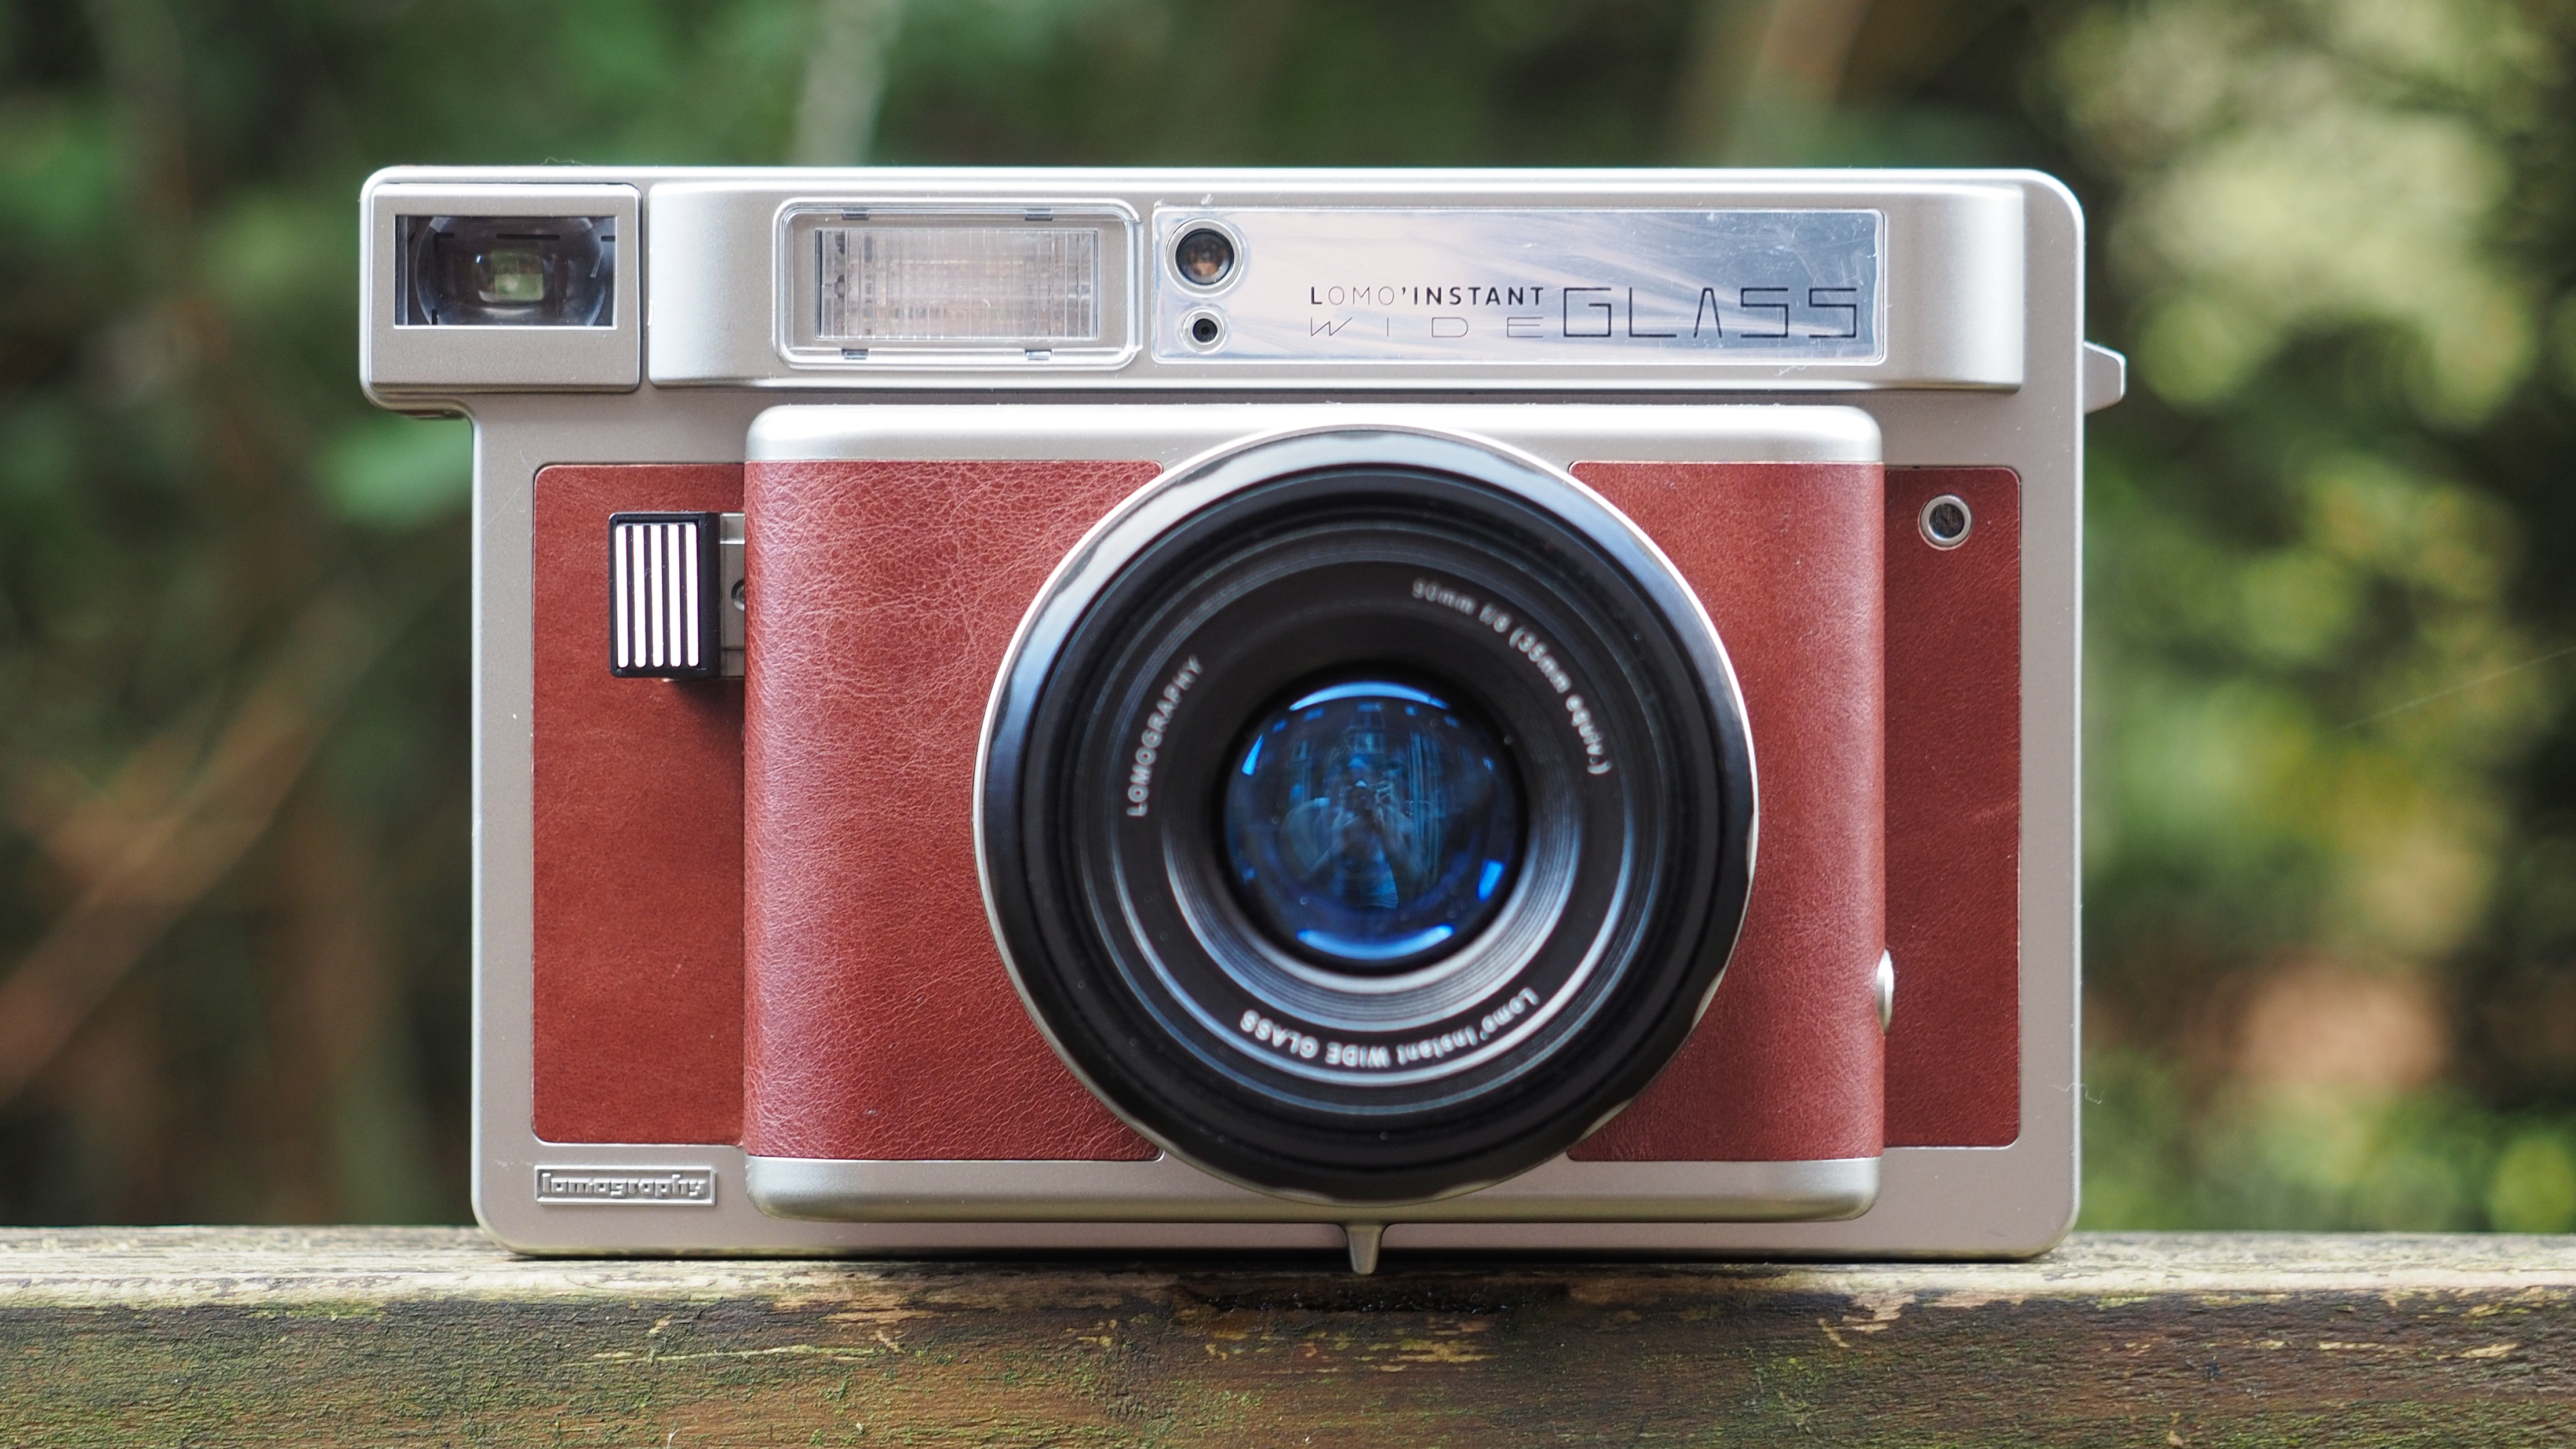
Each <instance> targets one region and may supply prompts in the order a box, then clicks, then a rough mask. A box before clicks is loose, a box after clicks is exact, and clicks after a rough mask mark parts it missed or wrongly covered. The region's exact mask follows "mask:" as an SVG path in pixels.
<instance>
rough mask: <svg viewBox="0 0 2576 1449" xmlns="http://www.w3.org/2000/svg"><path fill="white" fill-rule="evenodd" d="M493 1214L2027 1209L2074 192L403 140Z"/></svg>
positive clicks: (646, 1237) (411, 354) (2059, 865)
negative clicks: (462, 434)
mask: <svg viewBox="0 0 2576 1449" xmlns="http://www.w3.org/2000/svg"><path fill="white" fill-rule="evenodd" d="M361 211H362V216H363V223H364V229H365V265H364V269H363V270H364V278H365V280H364V286H365V298H364V317H365V322H364V334H363V339H362V344H363V351H362V363H361V367H362V370H363V374H364V378H365V383H366V387H367V390H368V392H369V394H370V395H371V396H372V397H374V398H375V399H376V400H377V401H379V402H381V403H383V404H384V405H385V406H387V407H391V408H395V409H399V410H402V411H405V412H416V413H455V412H462V413H464V414H467V415H468V416H470V417H472V418H473V420H474V423H475V439H476V441H475V492H474V499H475V503H474V530H475V553H474V560H475V562H474V579H475V584H474V587H475V598H476V610H475V617H476V620H477V624H476V629H477V633H476V639H475V684H476V690H475V701H476V703H475V710H476V716H475V739H476V745H475V774H474V792H475V804H476V819H477V831H476V836H475V840H476V845H475V849H476V873H475V880H476V898H475V920H476V925H475V939H476V945H477V951H476V958H475V983H476V1001H477V1008H476V1010H477V1036H476V1048H475V1081H476V1085H477V1098H476V1109H475V1111H476V1148H475V1154H476V1155H475V1179H474V1199H475V1203H476V1207H477V1210H478V1211H479V1212H480V1214H481V1216H482V1220H483V1222H484V1224H485V1225H486V1226H487V1227H488V1228H489V1229H490V1230H491V1231H492V1233H493V1234H494V1235H495V1236H497V1237H498V1238H499V1239H501V1240H502V1241H503V1242H505V1243H507V1244H509V1245H511V1246H513V1247H516V1248H520V1249H523V1250H527V1251H532V1252H666V1251H715V1252H721V1251H759V1252H777V1251H795V1252H867V1253H896V1252H963V1251H975V1250H985V1249H998V1248H1041V1249H1062V1248H1081V1247H1114V1248H1121V1249H1130V1250H1134V1249H1209V1248H1236V1249H1278V1248H1290V1247H1307V1248H1328V1249H1333V1250H1340V1249H1342V1248H1344V1247H1347V1248H1348V1251H1349V1253H1350V1255H1351V1258H1352V1260H1353V1263H1354V1265H1355V1266H1358V1267H1360V1268H1361V1269H1363V1270H1365V1269H1366V1268H1367V1267H1368V1266H1369V1265H1371V1264H1372V1263H1373V1262H1374V1261H1375V1260H1376V1258H1377V1254H1378V1252H1379V1249H1380V1246H1381V1244H1383V1245H1384V1246H1386V1247H1389V1248H1393V1249H1396V1250H1398V1251H1402V1250H1405V1249H1434V1248H1437V1249H1474V1250H1493V1249H1543V1250H1556V1251H1581V1252H1595V1251H1605V1250H1626V1251H1641V1252H1653V1253H1718V1254H1734V1255H1747V1254H1794V1255H1810V1256H1813V1255H1862V1254H1888V1255H1909V1254H1910V1255H1928V1254H1949V1255H1993V1256H2001V1255H2017V1254H2029V1253H2035V1252H2038V1251H2040V1250H2043V1249H2045V1248H2046V1247H2048V1246H2049V1245H2050V1244H2052V1243H2053V1242H2055V1241H2056V1240H2057V1239H2058V1238H2059V1237H2060V1236H2061V1235H2062V1234H2063V1233H2064V1231H2065V1229H2066V1227H2067V1225H2068V1223H2069V1222H2070V1221H2071V1219H2072V1217H2073V1215H2074V1211H2075V1193H2076V1111H2077V1094H2076V1092H2075V1090H2074V1088H2075V1083H2076V978H2077V968H2076V924H2077V922H2076V908H2077V834H2076V831H2077V796H2076V778H2077V776H2076V767H2077V757H2076V756H2077V733H2078V731H2077V709H2076V703H2077V678H2078V669H2077V639H2078V620H2079V601H2080V590H2079V569H2078V560H2079V557H2080V553H2079V549H2078V541H2079V531H2080V520H2081V509H2080V499H2081V496H2082V489H2081V486H2080V485H2081V458H2082V441H2083V420H2084V414H2085V413H2086V412H2087V411H2088V410H2090V409H2094V408H2099V407H2102V406H2104V405H2106V404H2108V403H2110V402H2112V401H2115V400H2116V399H2117V398H2118V396H2119V394H2120V391H2121V364H2120V359H2119V358H2118V357H2117V356H2116V355H2114V354H2111V353H2108V352H2104V351H2102V350H2100V349H2097V348H2093V347H2089V346H2088V345H2086V344H2085V343H2084V341H2083V340H2082V336H2081V332H2080V325H2081V319H2082V317H2083V269H2082V258H2083V229H2082V218H2081V215H2080V213H2079V211H2078V209H2077V207H2076V204H2075V202H2074V200H2073V199H2072V198H2071V197H2070V196H2069V195H2068V194H2067V192H2066V191H2065V189H2064V188H2063V187H2061V186H2059V185H2058V184H2057V183H2056V182H2054V181H2052V180H2050V179H2049V178H2047V177H2044V176H2039V175H2034V174H2030V173H2024V172H1866V171H1838V172H1729V171H1635V172H1608V171H1605V172H1563V171H1560V172H1544V173H1541V172H1476V171H1440V172H1367V171H1338V172H1286V171H1219V170H1190V171H1116V170H1101V171H1077V170H1025V171H983V170H936V171H895V170H850V171H822V170H817V171H765V170H744V171H656V170H649V169H634V170H621V169H609V170H588V169H559V168H546V169H524V170H509V169H475V170H440V169H402V170H392V171H386V172H383V173H381V174H379V175H377V176H376V177H375V178H374V179H373V180H372V181H370V182H369V183H368V185H367V187H366V190H365V195H364V197H363V199H362V201H361Z"/></svg>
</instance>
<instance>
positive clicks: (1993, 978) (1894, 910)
mask: <svg viewBox="0 0 2576 1449" xmlns="http://www.w3.org/2000/svg"><path fill="white" fill-rule="evenodd" d="M1944 493H1948V494H1955V495H1957V496H1958V497H1959V498H1960V499H1962V500H1964V501H1965V502H1966V503H1967V505H1968V509H1969V512H1970V514H1971V515H1972V516H1973V517H1974V519H1975V520H1976V522H1975V526H1974V527H1973V528H1971V529H1970V530H1969V531H1968V539H1967V542H1965V543H1962V544H1961V545H1959V546H1958V547H1957V548H1954V549H1948V550H1943V549H1936V548H1934V547H1932V546H1931V545H1930V544H1928V543H1925V542H1924V541H1923V537H1922V534H1921V533H1920V531H1919V530H1918V528H1917V526H1916V523H1915V518H1916V516H1917V515H1918V514H1919V513H1920V512H1921V510H1922V508H1923V505H1924V504H1925V503H1927V502H1929V501H1931V500H1932V499H1934V498H1937V497H1939V496H1940V495H1942V494H1944ZM2020 881H2021V480H2020V478H2018V477H2017V476H2016V475H2015V474H2014V473H2013V471H2012V470H2011V469H2009V468H1890V469H1888V470H1887V942H1888V949H1889V951H1890V952H1892V953H1893V954H1894V955H1895V957H1896V1025H1895V1026H1894V1028H1893V1029H1891V1030H1890V1031H1889V1032H1888V1036H1887V1140H1888V1144H1889V1145H1890V1146H1902V1147H2000V1146H2003V1145H2004V1144H2006V1143H2009V1142H2011V1141H2012V1140H2013V1139H2014V1138H2015V1137H2017V1136H2019V1135H2020V1133H2021V960H2020V957H2021V902H2020V897H2019V890H2020Z"/></svg>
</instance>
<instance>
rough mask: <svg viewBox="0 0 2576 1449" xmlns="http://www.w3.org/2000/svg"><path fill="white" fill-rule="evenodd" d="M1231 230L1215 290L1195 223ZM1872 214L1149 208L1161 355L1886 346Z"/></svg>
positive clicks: (1624, 361) (1654, 359) (1376, 355)
mask: <svg viewBox="0 0 2576 1449" xmlns="http://www.w3.org/2000/svg"><path fill="white" fill-rule="evenodd" d="M1201 226H1211V227H1214V228H1216V229H1218V230H1220V231H1223V232H1227V233H1230V234H1231V238H1232V240H1233V241H1234V244H1235V247H1236V251H1237V257H1236V261H1235V265H1234V267H1233V270H1232V271H1231V272H1230V273H1228V274H1227V275H1226V276H1225V277H1224V278H1223V279H1222V280H1221V281H1219V282H1218V283H1217V284H1216V285H1214V286H1209V287H1200V286H1193V285H1190V284H1189V283H1188V282H1186V281H1185V280H1184V279H1183V278H1182V277H1181V275H1180V273H1179V271H1178V269H1177V268H1176V266H1175V265H1174V262H1173V249H1174V246H1175V245H1176V244H1177V243H1178V241H1179V240H1180V239H1181V238H1182V237H1184V236H1186V235H1188V234H1189V233H1190V232H1191V231H1192V230H1195V229H1196V228H1198V227H1201ZM1886 231H1887V223H1886V218H1885V216H1884V215H1883V214H1882V213H1880V212H1877V211H1816V210H1797V211H1792V210H1747V209H1733V208H1730V209H1723V210H1705V211H1674V210H1653V211H1647V210H1632V211H1615V210H1589V209H1587V210H1547V211H1541V210H1511V211H1503V210H1495V211H1476V210H1375V209H1367V208H1336V209H1330V210H1326V209H1320V208H1286V207H1281V208H1256V207H1247V208H1242V209H1238V210H1205V211H1191V210H1183V209H1179V208H1163V209H1160V210H1158V211H1156V213H1155V215H1154V238H1155V247H1154V251H1155V257H1156V264H1155V267H1154V343H1153V348H1154V356H1155V357H1156V359H1158V360H1161V361H1172V362H1181V361H1194V362H1211V363H1223V362H1232V361H1241V362H1336V363H1355V362H1359V363H1365V362H1388V363H1439V364H1443V365H1449V366H1454V365H1457V364H1462V363H1464V364H1471V365H1472V364H1480V363H1538V362H1543V363H1551V364H1560V365H1562V364H1568V363H1571V364H1584V363H1600V364H1616V365H1623V366H1636V365H1639V364H1658V363H1660V364H1671V365H1678V366H1693V365H1696V366H1710V365H1726V364H1756V365H1767V366H1778V365H1781V364H1785V363H1799V362H1874V361H1878V360H1880V359H1882V358H1883V357H1884V355H1885V350H1886V349H1885V342H1884V337H1883V334H1884V332H1885V319H1886V301H1887V299H1886V297H1885V295H1884V289H1883V288H1882V286H1881V280H1882V276H1883V258H1884V256H1885V253H1886Z"/></svg>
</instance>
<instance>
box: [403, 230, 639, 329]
mask: <svg viewBox="0 0 2576 1449" xmlns="http://www.w3.org/2000/svg"><path fill="white" fill-rule="evenodd" d="M401 246H402V252H401V257H402V265H401V268H400V281H399V286H400V288H401V292H402V305H401V312H400V318H401V322H402V325H404V326H406V327H608V326H613V325H615V323H616V307H615V299H616V293H617V286H616V283H617V226H616V220H615V218H613V217H605V216H406V217H404V218H402V226H401Z"/></svg>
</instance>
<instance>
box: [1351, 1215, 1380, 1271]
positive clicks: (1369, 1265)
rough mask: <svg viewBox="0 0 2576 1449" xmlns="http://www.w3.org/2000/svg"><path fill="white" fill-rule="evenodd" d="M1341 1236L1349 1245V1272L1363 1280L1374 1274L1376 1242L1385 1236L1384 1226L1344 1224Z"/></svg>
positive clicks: (1375, 1268)
mask: <svg viewBox="0 0 2576 1449" xmlns="http://www.w3.org/2000/svg"><path fill="white" fill-rule="evenodd" d="M1342 1236H1343V1237H1344V1238H1346V1239H1348V1240H1349V1242H1350V1245H1351V1271H1352V1272H1354V1273H1357V1274H1359V1275H1360V1276H1361V1277H1363V1278H1365V1277H1367V1276H1368V1275H1369V1274H1371V1273H1374V1272H1376V1271H1377V1245H1378V1240H1379V1239H1381V1238H1383V1237H1385V1236H1386V1224H1384V1223H1344V1224H1342Z"/></svg>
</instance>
